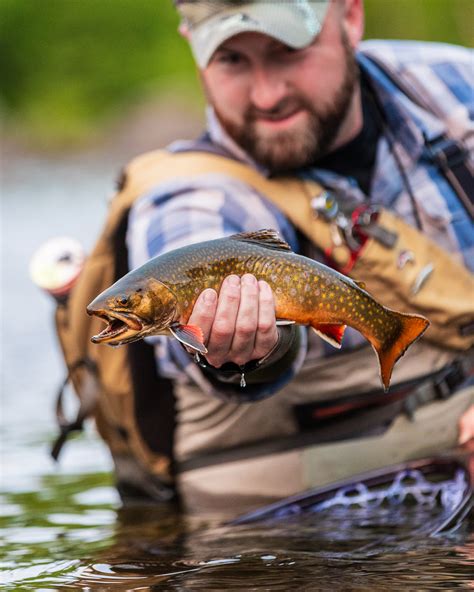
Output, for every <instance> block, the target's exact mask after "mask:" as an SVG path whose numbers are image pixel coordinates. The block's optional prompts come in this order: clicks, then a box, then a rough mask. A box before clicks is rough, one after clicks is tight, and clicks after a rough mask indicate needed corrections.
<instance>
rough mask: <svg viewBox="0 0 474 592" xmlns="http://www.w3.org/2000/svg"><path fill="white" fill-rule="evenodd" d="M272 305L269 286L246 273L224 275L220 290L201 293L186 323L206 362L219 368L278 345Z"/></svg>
mask: <svg viewBox="0 0 474 592" xmlns="http://www.w3.org/2000/svg"><path fill="white" fill-rule="evenodd" d="M275 321H276V319H275V302H274V300H273V293H272V290H271V288H270V286H269V285H268V284H267V283H266V282H264V281H262V280H261V281H257V279H256V278H255V277H254V276H253V275H250V274H245V275H244V276H242V278H239V277H238V276H237V275H230V276H228V277H227V278H226V279H225V280H224V282H223V284H222V287H221V289H220V292H219V297H217V293H216V292H215V290H212V289H207V290H204V291H203V292H202V293H201V294H200V296H199V298H198V299H197V301H196V304H195V305H194V309H193V312H192V314H191V317H190V318H189V321H188V324H190V325H198V326H199V327H201V329H202V332H203V334H204V343H205V344H206V347H207V349H208V353H207V354H206V359H207V361H208V362H209V364H211V365H212V366H214V367H216V368H220V366H222V364H224V363H226V362H234V363H236V364H238V365H239V366H241V365H243V364H246V363H247V362H250V360H256V359H257V360H258V359H260V358H263V357H264V356H266V355H267V354H268V353H269V352H270V351H271V350H272V349H273V348H274V347H275V345H276V344H277V342H278V330H277V327H276V322H275Z"/></svg>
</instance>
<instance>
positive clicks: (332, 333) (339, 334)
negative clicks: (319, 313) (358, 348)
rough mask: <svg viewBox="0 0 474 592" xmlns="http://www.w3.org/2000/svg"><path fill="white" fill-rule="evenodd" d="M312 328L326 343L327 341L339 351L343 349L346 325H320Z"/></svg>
mask: <svg viewBox="0 0 474 592" xmlns="http://www.w3.org/2000/svg"><path fill="white" fill-rule="evenodd" d="M311 328H312V329H313V331H314V332H315V333H316V334H317V335H319V337H321V339H324V341H327V342H328V343H330V344H331V345H332V346H333V347H337V349H340V348H341V345H342V338H343V336H344V331H345V330H346V325H340V324H336V323H334V324H333V323H318V324H316V325H311Z"/></svg>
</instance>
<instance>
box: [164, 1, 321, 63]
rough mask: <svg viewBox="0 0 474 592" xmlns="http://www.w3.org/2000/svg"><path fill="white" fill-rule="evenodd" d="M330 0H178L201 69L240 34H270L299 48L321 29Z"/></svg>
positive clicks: (183, 23)
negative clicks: (221, 46) (222, 45)
mask: <svg viewBox="0 0 474 592" xmlns="http://www.w3.org/2000/svg"><path fill="white" fill-rule="evenodd" d="M329 2H330V0H250V1H249V0H247V1H245V0H176V2H175V3H176V6H177V9H178V11H179V13H180V15H181V18H182V23H181V24H182V25H183V26H184V27H185V28H186V29H187V32H188V34H189V42H190V44H191V48H192V51H193V54H194V57H195V59H196V62H197V63H198V65H199V66H200V67H201V68H205V67H206V66H207V64H208V62H209V60H210V59H211V57H212V54H213V53H214V52H215V50H216V49H217V48H218V47H219V45H221V44H222V43H223V42H224V41H226V40H227V39H229V38H230V37H233V36H234V35H238V34H239V33H245V32H255V33H263V34H265V35H269V36H270V37H273V38H275V39H277V40H278V41H281V42H282V43H284V44H285V45H288V46H290V47H294V48H295V49H300V48H303V47H306V46H307V45H309V44H310V43H311V42H312V41H313V39H314V38H315V37H316V36H317V34H318V33H319V31H320V30H321V27H322V24H323V21H324V17H325V15H326V10H327V7H328V5H329Z"/></svg>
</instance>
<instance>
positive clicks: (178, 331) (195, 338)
mask: <svg viewBox="0 0 474 592" xmlns="http://www.w3.org/2000/svg"><path fill="white" fill-rule="evenodd" d="M169 330H170V332H171V333H172V334H173V335H174V337H176V339H177V340H178V341H181V343H183V344H184V345H187V346H188V347H191V348H192V349H194V350H196V351H197V352H199V353H200V354H207V348H206V346H205V345H204V335H203V334H202V329H201V327H198V326H196V325H180V324H179V323H176V324H174V325H171V327H169Z"/></svg>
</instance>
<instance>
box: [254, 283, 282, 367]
mask: <svg viewBox="0 0 474 592" xmlns="http://www.w3.org/2000/svg"><path fill="white" fill-rule="evenodd" d="M258 287H259V303H258V311H259V314H258V326H257V333H256V336H255V344H254V351H253V359H257V360H258V359H260V358H263V357H264V356H266V355H267V354H268V353H269V352H270V351H271V350H272V349H273V348H274V347H275V345H276V344H277V342H278V329H277V326H276V318H275V301H274V298H273V292H272V289H271V288H270V286H269V285H268V284H267V282H265V281H263V280H260V281H259V282H258Z"/></svg>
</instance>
